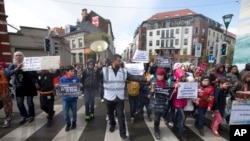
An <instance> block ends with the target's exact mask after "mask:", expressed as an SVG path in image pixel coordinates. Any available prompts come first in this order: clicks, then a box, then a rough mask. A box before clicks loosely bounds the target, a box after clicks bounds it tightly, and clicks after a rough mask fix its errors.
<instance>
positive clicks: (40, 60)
mask: <svg viewBox="0 0 250 141" xmlns="http://www.w3.org/2000/svg"><path fill="white" fill-rule="evenodd" d="M59 63H60V56H41V57H24V60H23V68H22V70H23V71H39V70H50V69H59Z"/></svg>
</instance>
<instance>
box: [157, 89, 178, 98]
mask: <svg viewBox="0 0 250 141" xmlns="http://www.w3.org/2000/svg"><path fill="white" fill-rule="evenodd" d="M173 90H174V88H173V87H167V88H155V93H160V94H165V95H166V96H167V97H168V98H169V99H171V98H172V92H173Z"/></svg>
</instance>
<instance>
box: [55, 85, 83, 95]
mask: <svg viewBox="0 0 250 141" xmlns="http://www.w3.org/2000/svg"><path fill="white" fill-rule="evenodd" d="M58 92H59V95H60V96H73V97H75V96H79V94H80V84H79V83H65V84H59V87H58Z"/></svg>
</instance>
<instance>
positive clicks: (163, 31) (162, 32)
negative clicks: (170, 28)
mask: <svg viewBox="0 0 250 141" xmlns="http://www.w3.org/2000/svg"><path fill="white" fill-rule="evenodd" d="M164 34H165V30H162V31H161V37H162V38H164V37H165V35H164Z"/></svg>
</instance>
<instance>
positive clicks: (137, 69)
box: [125, 63, 144, 75]
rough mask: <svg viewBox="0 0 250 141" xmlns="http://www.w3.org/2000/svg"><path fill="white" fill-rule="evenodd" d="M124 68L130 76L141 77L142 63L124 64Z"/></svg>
mask: <svg viewBox="0 0 250 141" xmlns="http://www.w3.org/2000/svg"><path fill="white" fill-rule="evenodd" d="M125 68H126V69H127V71H128V72H129V73H130V74H133V75H143V72H144V66H143V63H129V64H125Z"/></svg>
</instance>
